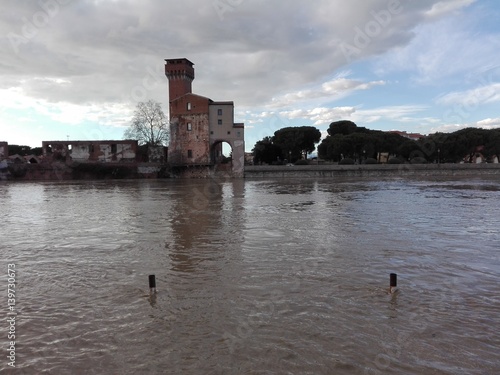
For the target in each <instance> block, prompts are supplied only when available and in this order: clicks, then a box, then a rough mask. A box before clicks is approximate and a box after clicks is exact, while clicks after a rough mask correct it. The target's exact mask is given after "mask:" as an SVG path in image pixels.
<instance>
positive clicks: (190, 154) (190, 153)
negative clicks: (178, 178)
mask: <svg viewBox="0 0 500 375" xmlns="http://www.w3.org/2000/svg"><path fill="white" fill-rule="evenodd" d="M192 157H193V150H188V158H189V159H191V158H192Z"/></svg>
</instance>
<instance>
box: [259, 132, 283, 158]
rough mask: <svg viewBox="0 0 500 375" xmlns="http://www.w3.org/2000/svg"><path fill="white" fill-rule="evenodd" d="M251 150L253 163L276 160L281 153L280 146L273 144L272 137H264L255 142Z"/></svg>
mask: <svg viewBox="0 0 500 375" xmlns="http://www.w3.org/2000/svg"><path fill="white" fill-rule="evenodd" d="M252 152H253V160H254V164H260V163H267V164H271V163H273V162H275V161H277V160H278V158H279V157H280V156H281V154H282V151H281V148H280V147H279V146H277V145H275V144H273V139H272V137H264V138H263V139H262V140H260V141H258V142H257V143H255V146H254V148H253V149H252Z"/></svg>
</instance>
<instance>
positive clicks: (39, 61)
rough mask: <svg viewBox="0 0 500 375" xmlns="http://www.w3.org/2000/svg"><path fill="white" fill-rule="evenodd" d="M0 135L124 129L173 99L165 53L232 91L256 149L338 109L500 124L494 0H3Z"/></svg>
mask: <svg viewBox="0 0 500 375" xmlns="http://www.w3.org/2000/svg"><path fill="white" fill-rule="evenodd" d="M1 10H2V12H0V31H1V33H2V38H1V39H0V50H1V55H2V60H1V61H0V82H1V84H0V141H7V142H9V143H10V144H24V145H29V146H31V147H38V146H41V142H42V140H67V139H70V140H90V139H122V138H123V133H124V131H125V129H126V128H127V127H128V125H129V123H130V119H131V117H132V114H133V111H134V108H135V106H136V104H137V103H138V102H140V101H145V100H148V99H153V100H156V101H159V102H160V103H162V106H163V109H164V111H165V113H168V81H167V79H166V77H165V75H164V59H166V58H178V57H186V58H188V59H189V60H191V61H192V62H193V63H194V64H195V75H196V78H195V80H194V82H193V92H195V93H197V94H200V95H203V96H207V97H209V98H211V99H213V100H232V101H234V103H235V121H236V122H244V123H245V125H246V130H245V133H246V134H245V138H246V149H247V151H249V150H250V149H252V147H253V146H254V144H255V142H256V141H258V140H260V139H262V138H263V137H265V136H268V135H272V134H273V133H274V132H275V131H276V130H277V129H279V128H282V127H285V126H302V125H313V126H316V127H317V128H318V129H320V130H321V131H323V132H324V131H325V130H326V129H327V128H328V125H329V124H330V123H331V122H332V121H337V120H340V119H348V120H351V121H354V122H356V124H358V126H365V127H367V128H370V129H379V130H395V129H396V130H402V131H407V132H419V133H423V134H429V133H433V132H436V131H455V130H458V129H460V128H462V127H467V126H477V127H484V128H494V127H500V111H499V110H498V108H499V102H500V59H499V57H500V23H499V22H498V20H499V19H500V2H498V1H496V0H441V1H439V0H349V1H346V0H311V1H304V0H300V1H299V0H282V1H278V0H275V1H270V0H267V1H264V0H183V1H178V0H140V1H139V0H32V1H28V0H26V1H24V0H22V1H19V0H2V5H1Z"/></svg>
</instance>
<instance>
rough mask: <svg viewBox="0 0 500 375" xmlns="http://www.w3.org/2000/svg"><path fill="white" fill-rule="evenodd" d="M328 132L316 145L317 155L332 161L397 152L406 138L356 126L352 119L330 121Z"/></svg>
mask: <svg viewBox="0 0 500 375" xmlns="http://www.w3.org/2000/svg"><path fill="white" fill-rule="evenodd" d="M328 134H329V135H328V136H327V137H326V138H325V139H324V140H323V141H322V142H321V144H320V145H319V146H318V156H319V157H320V158H322V159H326V160H333V161H340V160H341V159H342V158H344V157H348V158H351V159H354V160H363V159H365V158H374V157H375V156H376V155H377V153H379V152H389V153H390V154H399V150H398V148H399V147H400V146H401V144H402V143H403V142H404V141H406V140H407V139H406V138H403V137H402V136H400V135H399V134H394V133H387V132H382V131H379V130H369V129H366V128H363V127H357V126H356V124H355V123H353V122H352V121H345V120H343V121H336V122H332V123H331V124H330V127H329V129H328ZM415 147H416V146H415Z"/></svg>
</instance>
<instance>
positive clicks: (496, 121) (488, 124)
mask: <svg viewBox="0 0 500 375" xmlns="http://www.w3.org/2000/svg"><path fill="white" fill-rule="evenodd" d="M465 128H481V129H500V117H499V118H486V119H483V120H479V121H476V122H469V123H465V124H444V125H440V126H436V127H434V128H432V129H431V133H437V132H441V133H452V132H456V131H458V130H461V129H465Z"/></svg>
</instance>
